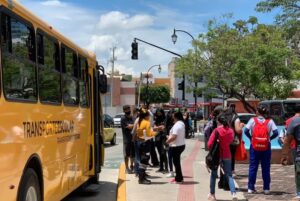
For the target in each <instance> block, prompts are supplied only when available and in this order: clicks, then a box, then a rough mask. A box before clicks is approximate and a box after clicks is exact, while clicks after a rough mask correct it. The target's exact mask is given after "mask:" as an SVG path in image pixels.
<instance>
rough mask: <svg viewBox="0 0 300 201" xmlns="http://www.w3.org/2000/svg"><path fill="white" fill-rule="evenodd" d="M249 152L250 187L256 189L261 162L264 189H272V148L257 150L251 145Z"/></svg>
mask: <svg viewBox="0 0 300 201" xmlns="http://www.w3.org/2000/svg"><path fill="white" fill-rule="evenodd" d="M249 152H250V160H249V181H248V189H250V190H255V183H256V175H257V170H258V166H259V163H261V171H262V178H263V189H264V190H270V183H271V175H270V168H271V149H269V150H266V151H255V150H254V149H253V148H252V145H251V146H250V151H249Z"/></svg>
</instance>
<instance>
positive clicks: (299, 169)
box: [281, 104, 300, 200]
mask: <svg viewBox="0 0 300 201" xmlns="http://www.w3.org/2000/svg"><path fill="white" fill-rule="evenodd" d="M294 111H295V112H296V114H295V116H294V117H292V118H290V119H289V120H290V121H289V120H287V122H286V124H287V125H288V127H287V134H286V137H285V139H284V143H283V147H282V158H281V164H282V165H284V166H286V165H288V158H289V149H290V146H291V145H292V143H295V144H294V146H295V150H293V151H292V157H293V160H294V170H295V183H296V197H295V199H293V200H300V146H299V145H300V104H296V105H295V106H294Z"/></svg>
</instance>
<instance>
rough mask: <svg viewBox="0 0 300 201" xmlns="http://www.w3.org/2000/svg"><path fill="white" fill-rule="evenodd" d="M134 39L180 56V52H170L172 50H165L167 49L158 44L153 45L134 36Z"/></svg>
mask: <svg viewBox="0 0 300 201" xmlns="http://www.w3.org/2000/svg"><path fill="white" fill-rule="evenodd" d="M134 41H141V42H143V43H146V44H147V45H151V46H153V47H156V48H158V49H161V50H163V51H166V52H169V53H171V54H174V55H176V56H178V57H180V58H182V55H180V54H177V53H175V52H172V51H170V50H167V49H165V48H163V47H160V46H158V45H154V44H152V43H149V42H147V41H144V40H141V39H139V38H134Z"/></svg>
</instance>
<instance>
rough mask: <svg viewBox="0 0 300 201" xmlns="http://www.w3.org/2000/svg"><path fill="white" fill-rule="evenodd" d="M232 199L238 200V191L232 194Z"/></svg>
mask: <svg viewBox="0 0 300 201" xmlns="http://www.w3.org/2000/svg"><path fill="white" fill-rule="evenodd" d="M232 201H238V198H237V196H236V193H233V194H232Z"/></svg>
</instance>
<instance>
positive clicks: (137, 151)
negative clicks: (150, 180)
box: [134, 140, 142, 174]
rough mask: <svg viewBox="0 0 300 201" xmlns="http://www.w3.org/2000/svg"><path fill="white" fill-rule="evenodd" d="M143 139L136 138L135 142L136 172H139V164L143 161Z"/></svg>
mask: <svg viewBox="0 0 300 201" xmlns="http://www.w3.org/2000/svg"><path fill="white" fill-rule="evenodd" d="M141 143H142V142H141V141H139V140H136V141H135V142H134V152H135V157H134V170H135V174H138V173H139V164H140V162H141V156H140V147H141Z"/></svg>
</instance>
